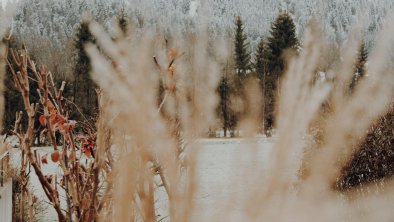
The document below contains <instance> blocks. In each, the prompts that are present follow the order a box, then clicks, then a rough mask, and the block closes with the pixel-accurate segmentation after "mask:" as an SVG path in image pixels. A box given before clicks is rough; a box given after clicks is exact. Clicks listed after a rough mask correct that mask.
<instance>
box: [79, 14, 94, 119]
mask: <svg viewBox="0 0 394 222" xmlns="http://www.w3.org/2000/svg"><path fill="white" fill-rule="evenodd" d="M87 43H95V38H94V37H93V35H92V34H91V33H90V31H89V22H87V21H82V22H81V23H80V26H79V28H78V30H77V33H76V37H75V48H76V64H75V70H74V103H75V104H76V105H77V106H78V108H79V109H80V111H81V112H82V114H83V115H84V117H83V116H78V114H77V113H74V114H76V115H77V116H76V117H77V119H80V120H85V118H87V119H91V118H92V117H94V115H95V114H96V113H97V107H98V99H97V94H96V85H95V83H94V82H93V80H92V79H91V78H90V71H91V64H90V58H89V56H88V55H87V54H86V51H85V45H86V44H87ZM81 118H82V119H81Z"/></svg>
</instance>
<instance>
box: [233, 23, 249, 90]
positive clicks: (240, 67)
mask: <svg viewBox="0 0 394 222" xmlns="http://www.w3.org/2000/svg"><path fill="white" fill-rule="evenodd" d="M235 25H236V29H235V43H234V45H235V68H236V73H237V79H238V81H239V83H242V81H243V80H244V79H245V78H246V77H247V74H248V72H249V71H250V68H251V67H250V53H249V43H248V42H247V36H246V34H245V33H244V25H243V22H242V20H241V17H239V16H237V18H236V21H235Z"/></svg>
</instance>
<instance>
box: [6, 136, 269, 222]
mask: <svg viewBox="0 0 394 222" xmlns="http://www.w3.org/2000/svg"><path fill="white" fill-rule="evenodd" d="M197 143H198V144H199V146H198V147H199V148H198V149H199V150H198V153H197V164H196V166H197V167H196V170H197V181H198V186H197V188H198V190H197V192H196V194H195V197H194V200H195V204H196V205H195V209H194V211H193V212H194V215H195V217H194V218H196V220H194V221H223V220H222V217H223V215H222V214H223V212H226V213H225V214H226V215H227V217H228V218H227V219H230V218H231V221H238V220H237V218H238V219H241V218H242V211H243V209H242V205H243V204H242V203H243V198H248V196H247V195H245V191H246V193H248V194H251V193H253V192H250V191H251V189H256V178H261V176H262V169H263V168H264V166H265V165H266V163H267V160H268V158H269V152H270V150H271V147H272V144H273V142H272V139H267V138H264V137H257V138H255V139H253V140H246V139H201V140H199V141H198V142H197ZM16 151H17V150H16V149H14V152H13V153H14V155H13V156H14V159H13V161H14V163H18V161H19V160H18V159H19V158H18V155H17V152H16ZM51 151H52V150H51V149H50V148H39V153H40V155H41V156H42V155H44V154H45V153H48V152H51ZM48 162H49V163H48V164H47V165H43V171H44V172H45V173H46V174H57V175H60V174H61V169H60V167H58V166H57V164H54V163H52V162H51V160H50V158H48ZM32 170H33V169H32ZM31 185H32V188H33V190H34V194H35V195H36V196H38V197H39V198H42V199H44V200H46V197H45V194H44V193H43V191H42V188H41V185H40V183H39V181H38V178H37V177H36V176H35V174H34V173H32V174H31ZM61 195H64V194H61ZM157 197H158V200H157V205H158V209H157V214H160V215H161V216H160V218H162V217H165V216H166V215H167V212H166V205H165V203H166V195H164V193H163V191H162V190H160V189H159V190H158V191H157ZM215 218H216V219H215ZM43 221H47V222H49V221H57V217H56V213H55V212H54V210H53V208H52V207H50V206H49V207H48V213H47V214H46V215H45V219H44V220H43ZM162 221H166V220H165V219H164V220H162Z"/></svg>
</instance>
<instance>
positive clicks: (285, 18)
mask: <svg viewBox="0 0 394 222" xmlns="http://www.w3.org/2000/svg"><path fill="white" fill-rule="evenodd" d="M297 46H298V40H297V37H296V27H295V25H294V22H293V19H292V18H291V17H290V15H289V14H287V13H282V14H280V15H279V16H278V17H277V19H276V20H275V21H274V23H273V24H272V27H271V31H270V37H269V38H268V41H267V54H266V59H267V63H266V64H267V67H266V71H267V76H266V81H265V83H264V84H265V85H264V88H265V92H266V94H265V112H264V113H265V117H264V119H265V123H266V128H267V129H271V128H272V127H273V126H274V111H275V104H276V101H275V100H276V97H277V96H278V94H279V93H278V90H279V88H280V86H279V83H280V79H281V77H282V76H283V74H284V71H285V68H286V67H285V59H284V56H285V55H284V54H285V52H288V51H291V50H293V51H296V48H297Z"/></svg>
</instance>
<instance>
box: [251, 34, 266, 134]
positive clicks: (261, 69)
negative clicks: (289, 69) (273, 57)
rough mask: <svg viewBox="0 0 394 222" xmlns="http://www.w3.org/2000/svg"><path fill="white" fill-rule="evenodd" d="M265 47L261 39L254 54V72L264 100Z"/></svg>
mask: <svg viewBox="0 0 394 222" xmlns="http://www.w3.org/2000/svg"><path fill="white" fill-rule="evenodd" d="M266 69H267V47H266V43H265V40H264V38H261V40H260V42H259V45H258V46H257V49H256V53H255V63H254V71H255V74H256V77H257V80H258V81H259V84H260V87H261V92H262V93H263V95H262V97H263V98H264V99H265V94H266V86H265V85H266V75H267V71H266ZM262 105H263V106H262V111H263V112H262V115H263V116H265V115H264V114H265V101H263V104H262ZM262 129H263V130H265V121H263V126H262Z"/></svg>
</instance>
